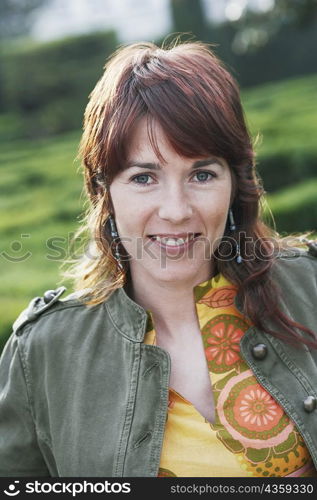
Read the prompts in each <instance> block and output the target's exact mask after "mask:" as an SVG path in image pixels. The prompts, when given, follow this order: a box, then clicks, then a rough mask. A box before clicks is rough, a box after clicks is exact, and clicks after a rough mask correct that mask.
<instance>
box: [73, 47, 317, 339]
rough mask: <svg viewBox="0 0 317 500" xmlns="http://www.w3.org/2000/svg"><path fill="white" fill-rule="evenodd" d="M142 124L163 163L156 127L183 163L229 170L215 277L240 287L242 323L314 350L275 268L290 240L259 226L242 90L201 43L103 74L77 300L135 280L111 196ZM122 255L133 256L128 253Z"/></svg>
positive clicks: (153, 51)
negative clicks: (231, 221) (287, 309)
mask: <svg viewBox="0 0 317 500" xmlns="http://www.w3.org/2000/svg"><path fill="white" fill-rule="evenodd" d="M143 117H146V118H147V123H148V132H149V138H150V141H151V144H152V147H153V149H154V151H155V152H156V154H157V156H158V157H159V158H162V156H161V154H160V151H159V149H158V146H157V143H156V137H155V134H154V133H153V121H154V120H155V121H156V122H158V123H159V124H160V125H161V127H162V128H163V130H164V132H165V135H166V138H167V139H168V141H169V143H170V144H171V146H172V147H173V148H174V150H175V151H176V152H177V153H178V154H180V155H182V156H184V157H192V158H194V157H198V156H202V157H203V156H205V155H206V156H208V155H210V154H212V155H215V156H218V157H221V158H224V159H225V160H226V161H227V163H228V165H229V167H230V169H231V173H232V178H233V186H234V190H233V199H232V205H231V208H232V211H233V214H234V218H235V222H236V229H235V231H233V232H232V231H230V233H229V230H228V228H227V230H226V232H225V234H224V236H223V239H222V241H221V243H220V245H219V247H218V249H217V250H216V251H215V253H214V259H215V267H216V271H217V272H221V273H222V274H223V275H224V276H225V277H226V278H227V279H228V280H229V281H230V282H231V283H233V284H234V285H236V286H237V287H238V293H239V295H240V297H241V298H242V302H243V310H244V314H245V315H246V316H247V317H248V318H250V320H251V321H252V323H253V324H254V325H255V326H256V327H258V328H261V329H262V330H264V331H266V332H267V333H270V334H272V335H274V336H276V337H278V338H280V339H283V340H286V341H288V342H293V343H294V342H295V343H296V342H297V343H298V342H302V343H306V344H307V345H310V346H315V347H316V346H317V341H316V340H315V336H314V332H312V331H311V330H309V329H308V328H306V327H304V326H303V325H300V324H298V323H295V322H293V321H292V320H291V319H290V318H288V317H287V316H286V315H285V314H284V313H283V312H282V311H281V310H280V309H279V307H278V297H279V291H278V288H277V286H276V284H275V283H274V280H273V279H272V273H271V268H272V265H273V263H274V260H275V258H276V256H277V254H278V252H279V251H280V249H281V247H282V246H283V240H282V239H281V238H280V237H279V235H278V234H277V233H276V232H275V231H274V230H272V229H271V228H269V227H268V226H267V225H266V224H265V223H264V222H263V221H262V220H261V200H262V197H263V188H262V185H261V182H260V181H259V178H258V177H257V174H256V170H255V153H254V148H253V144H252V139H251V136H250V134H249V132H248V129H247V126H246V120H245V117H244V112H243V108H242V105H241V100H240V92H239V87H238V84H237V82H236V81H235V79H234V78H233V77H232V75H231V74H230V73H229V71H228V70H227V69H226V68H225V66H224V64H223V63H222V62H221V61H220V60H219V59H218V58H217V57H216V55H215V54H214V53H213V51H212V49H211V47H210V46H209V45H207V44H204V43H201V42H187V43H177V42H176V43H173V44H172V45H170V46H168V47H162V48H160V47H158V46H156V45H154V44H153V43H136V44H131V45H128V46H125V47H121V48H119V49H118V50H117V51H116V52H115V53H114V54H113V55H112V57H111V58H110V59H109V61H108V62H107V64H106V65H105V71H104V73H103V76H102V77H101V79H100V80H99V81H98V83H97V85H96V87H95V88H94V90H93V91H92V93H91V95H90V100H89V103H88V105H87V108H86V111H85V117H84V132H83V135H82V140H81V144H80V157H81V159H82V161H83V165H84V174H85V186H86V191H87V194H88V196H89V200H90V206H89V209H88V212H87V216H86V218H85V223H84V224H83V226H82V227H81V229H80V230H79V232H78V233H77V236H78V235H79V234H81V233H82V232H86V231H88V234H89V239H90V242H89V245H88V250H87V249H86V251H85V252H84V255H83V257H82V259H81V260H80V261H79V262H78V261H75V263H73V266H72V268H71V269H70V270H68V271H67V272H66V273H64V276H66V277H72V278H73V279H74V283H75V290H78V291H81V292H82V291H83V292H82V298H83V299H84V300H85V301H86V303H87V304H90V305H93V304H98V303H101V302H103V301H104V300H106V299H107V297H109V295H110V294H111V293H112V292H113V291H114V290H115V289H117V288H119V287H122V286H123V285H124V284H125V283H127V281H128V280H129V264H128V261H124V262H123V265H122V268H120V267H119V265H118V262H117V261H116V260H115V258H114V256H113V248H112V239H111V236H110V232H109V227H108V224H107V220H108V216H109V214H110V213H111V212H112V205H111V199H110V197H109V189H108V188H109V186H110V185H111V182H112V180H113V179H114V178H115V176H116V175H117V174H118V173H119V172H120V171H121V170H122V169H123V168H124V165H125V162H126V157H127V147H128V144H129V137H130V135H131V131H133V128H134V126H135V124H136V122H137V121H138V120H139V119H140V118H143ZM232 241H233V242H238V241H239V245H240V250H241V255H242V258H243V257H244V256H245V255H249V256H250V253H251V255H252V257H253V258H252V259H250V258H245V259H244V260H243V263H242V264H238V263H237V262H236V260H235V259H234V252H235V250H236V244H233V245H232ZM119 247H120V243H119ZM120 253H121V254H122V255H123V256H124V255H125V251H124V248H123V247H122V246H121V247H120ZM224 255H225V256H226V258H223V256H224ZM268 318H270V319H273V320H275V325H276V326H277V331H272V330H270V329H268V328H267V327H266V324H265V323H266V321H265V320H267V319H268ZM299 331H301V332H302V333H306V334H308V335H309V336H311V337H312V339H310V338H309V337H307V336H305V335H304V336H303V335H302V334H301V333H300V332H299Z"/></svg>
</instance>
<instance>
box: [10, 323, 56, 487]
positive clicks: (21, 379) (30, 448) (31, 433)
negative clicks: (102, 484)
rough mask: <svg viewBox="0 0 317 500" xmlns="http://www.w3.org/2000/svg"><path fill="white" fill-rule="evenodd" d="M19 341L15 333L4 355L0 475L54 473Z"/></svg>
mask: <svg viewBox="0 0 317 500" xmlns="http://www.w3.org/2000/svg"><path fill="white" fill-rule="evenodd" d="M18 343H19V338H18V337H17V336H16V335H15V334H14V333H13V334H12V335H11V337H10V339H9V340H8V342H7V344H6V345H5V348H4V350H3V353H2V356H1V358H0V476H1V477H11V476H17V477H19V476H21V477H23V476H26V477H27V476H50V474H49V472H48V469H47V467H46V464H45V461H44V459H43V456H42V454H41V452H40V449H39V446H38V442H37V435H36V428H35V423H34V419H33V417H32V409H31V405H30V400H29V395H28V389H27V383H26V378H25V373H24V371H23V364H22V358H21V352H20V350H19V345H18Z"/></svg>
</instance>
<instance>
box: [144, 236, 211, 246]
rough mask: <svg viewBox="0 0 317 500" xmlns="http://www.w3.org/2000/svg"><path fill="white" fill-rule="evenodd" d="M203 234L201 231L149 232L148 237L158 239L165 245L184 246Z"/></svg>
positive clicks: (157, 240) (153, 239) (158, 241)
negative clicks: (178, 232)
mask: <svg viewBox="0 0 317 500" xmlns="http://www.w3.org/2000/svg"><path fill="white" fill-rule="evenodd" d="M199 236H201V233H185V234H184V233H182V234H164V235H163V234H149V235H148V238H150V239H151V240H152V241H156V242H157V243H159V244H160V245H161V246H164V247H170V248H175V247H182V246H186V245H188V244H189V243H191V242H193V241H194V240H195V239H196V238H198V237H199Z"/></svg>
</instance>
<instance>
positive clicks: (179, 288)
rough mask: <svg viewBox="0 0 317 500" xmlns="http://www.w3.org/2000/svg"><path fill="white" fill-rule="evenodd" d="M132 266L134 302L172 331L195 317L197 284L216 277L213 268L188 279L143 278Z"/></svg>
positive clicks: (159, 325) (156, 321)
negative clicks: (161, 279)
mask: <svg viewBox="0 0 317 500" xmlns="http://www.w3.org/2000/svg"><path fill="white" fill-rule="evenodd" d="M140 274H142V273H140V272H139V270H138V272H136V270H135V272H134V269H133V266H132V268H131V285H130V293H131V295H132V298H133V300H134V301H135V302H137V303H138V304H139V305H140V306H142V307H143V308H144V309H147V310H149V311H151V313H152V316H153V319H154V322H155V326H156V328H157V327H161V328H163V329H164V330H165V331H169V332H171V333H172V331H173V330H175V328H176V327H180V325H184V324H186V323H190V322H192V321H193V319H194V318H196V305H195V300H194V287H195V286H196V285H198V284H199V283H202V282H203V281H206V280H208V279H210V277H211V276H213V268H209V271H207V270H205V272H204V273H203V274H201V275H199V276H196V277H195V278H194V277H193V278H192V279H190V280H187V281H179V280H177V281H159V280H153V279H150V278H149V277H146V279H143V277H141V276H140Z"/></svg>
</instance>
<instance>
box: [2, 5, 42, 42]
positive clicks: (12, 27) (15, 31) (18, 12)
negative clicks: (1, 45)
mask: <svg viewBox="0 0 317 500" xmlns="http://www.w3.org/2000/svg"><path fill="white" fill-rule="evenodd" d="M45 1H47V0H1V1H0V39H7V38H12V37H17V36H21V35H25V34H27V33H28V32H29V30H30V28H31V22H32V16H31V14H32V13H33V12H34V10H35V9H37V8H38V7H40V6H41V5H42V4H43V3H44V2H45Z"/></svg>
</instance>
